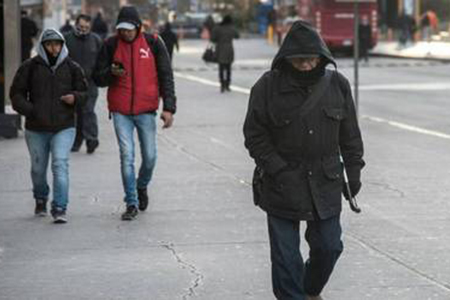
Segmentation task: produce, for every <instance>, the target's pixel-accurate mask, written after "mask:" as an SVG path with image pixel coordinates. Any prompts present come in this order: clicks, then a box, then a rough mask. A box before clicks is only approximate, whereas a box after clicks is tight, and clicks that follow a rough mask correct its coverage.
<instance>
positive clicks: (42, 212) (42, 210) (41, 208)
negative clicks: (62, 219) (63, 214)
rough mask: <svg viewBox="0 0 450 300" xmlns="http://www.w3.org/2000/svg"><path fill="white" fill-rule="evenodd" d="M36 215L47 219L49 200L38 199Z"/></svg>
mask: <svg viewBox="0 0 450 300" xmlns="http://www.w3.org/2000/svg"><path fill="white" fill-rule="evenodd" d="M34 214H35V215H36V216H38V217H45V216H46V215H47V200H45V199H36V207H35V208H34Z"/></svg>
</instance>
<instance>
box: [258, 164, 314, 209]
mask: <svg viewBox="0 0 450 300" xmlns="http://www.w3.org/2000/svg"><path fill="white" fill-rule="evenodd" d="M303 175H304V174H303V171H302V168H300V167H299V168H296V169H294V170H287V171H283V172H282V173H280V174H277V175H276V176H275V177H272V176H265V177H264V180H263V189H262V192H263V197H264V201H265V202H266V203H267V204H268V206H269V207H271V208H273V209H275V210H278V211H306V210H307V208H306V207H305V203H304V202H303V201H304V200H305V199H307V198H308V186H307V184H308V183H307V180H306V179H305V178H304V176H303Z"/></svg>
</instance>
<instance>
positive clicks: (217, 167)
mask: <svg viewBox="0 0 450 300" xmlns="http://www.w3.org/2000/svg"><path fill="white" fill-rule="evenodd" d="M159 137H160V138H161V139H163V140H165V141H166V142H167V143H168V144H170V145H172V146H173V147H174V148H175V149H176V150H178V151H180V152H181V153H183V154H184V155H186V156H188V157H189V158H191V159H194V160H196V161H198V162H202V163H204V164H207V165H208V166H210V167H211V168H213V169H214V170H216V171H219V172H222V173H223V174H225V175H227V176H228V177H230V178H232V179H234V180H235V181H237V182H239V183H240V184H242V185H244V186H251V183H250V182H248V181H247V180H245V179H242V178H240V177H239V176H236V175H235V174H233V173H232V172H229V171H228V170H226V169H225V168H224V167H222V166H220V165H218V164H216V163H214V162H211V161H209V160H206V159H203V158H202V157H200V156H199V155H196V154H194V153H192V152H191V151H189V150H187V149H186V148H185V147H184V146H183V145H181V144H180V143H178V142H177V141H175V140H174V139H171V138H169V137H167V136H162V135H160V136H159Z"/></svg>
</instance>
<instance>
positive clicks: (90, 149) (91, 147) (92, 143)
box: [86, 140, 100, 154]
mask: <svg viewBox="0 0 450 300" xmlns="http://www.w3.org/2000/svg"><path fill="white" fill-rule="evenodd" d="M99 144H100V143H99V142H98V141H97V140H89V141H86V148H87V154H92V153H94V152H95V149H97V147H98V145H99Z"/></svg>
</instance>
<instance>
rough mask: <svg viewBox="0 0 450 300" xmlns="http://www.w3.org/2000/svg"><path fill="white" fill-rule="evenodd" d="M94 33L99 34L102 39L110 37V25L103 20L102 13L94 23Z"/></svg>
mask: <svg viewBox="0 0 450 300" xmlns="http://www.w3.org/2000/svg"><path fill="white" fill-rule="evenodd" d="M92 32H95V33H96V34H98V35H99V36H100V38H102V39H105V38H106V36H107V35H108V24H106V22H105V21H104V20H103V17H102V14H101V13H98V14H97V16H96V17H95V19H94V21H92Z"/></svg>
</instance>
